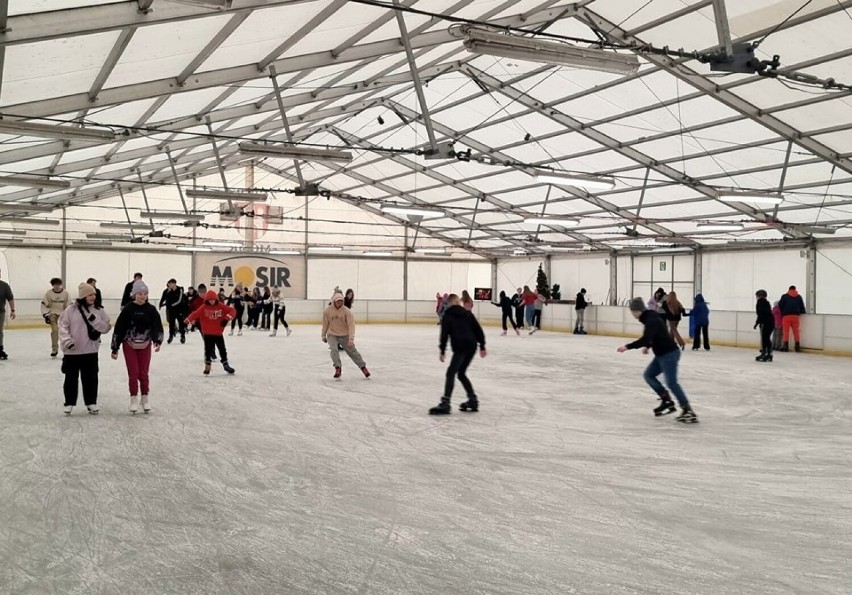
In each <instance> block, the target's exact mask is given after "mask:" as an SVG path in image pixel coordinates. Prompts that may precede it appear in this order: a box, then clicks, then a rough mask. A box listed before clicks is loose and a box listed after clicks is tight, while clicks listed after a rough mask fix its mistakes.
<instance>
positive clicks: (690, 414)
mask: <svg viewBox="0 0 852 595" xmlns="http://www.w3.org/2000/svg"><path fill="white" fill-rule="evenodd" d="M676 419H677V420H678V421H679V422H681V423H685V424H697V423H698V417H697V416H696V415H695V412H694V411H693V410H692V408H691V407H687V408H686V409H684V410H683V412H682V413H681V414H680V415H678V416H677V418H676Z"/></svg>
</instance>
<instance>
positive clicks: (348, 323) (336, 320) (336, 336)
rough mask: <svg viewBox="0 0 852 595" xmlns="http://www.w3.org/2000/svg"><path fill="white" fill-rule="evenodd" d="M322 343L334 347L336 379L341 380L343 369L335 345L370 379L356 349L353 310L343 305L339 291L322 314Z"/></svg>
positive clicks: (333, 358)
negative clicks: (340, 347)
mask: <svg viewBox="0 0 852 595" xmlns="http://www.w3.org/2000/svg"><path fill="white" fill-rule="evenodd" d="M322 342H323V343H328V344H329V345H331V346H332V348H331V363H332V364H333V365H334V377H335V378H338V379H339V378H340V375H341V373H342V367H341V363H340V353H339V350H338V349H334V347H333V346H334V345H341V346H342V347H343V350H344V351H345V352H346V354H347V355H348V356H349V357H350V358H351V359H352V361H353V362H355V365H356V366H358V367H359V368H361V373H362V374H364V376H365V377H366V378H369V377H370V371H369V370H368V369H367V364H365V363H364V358H363V357H361V354H360V353H359V352H358V350H357V349H355V318H354V316H352V310H350V309H349V308H347V307H345V306H344V305H343V294H342V293H340V292H339V291H335V292H334V295H333V296H332V297H331V304H329V305H328V306H326V307H325V310H324V311H323V313H322Z"/></svg>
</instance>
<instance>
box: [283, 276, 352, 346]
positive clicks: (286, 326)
mask: <svg viewBox="0 0 852 595" xmlns="http://www.w3.org/2000/svg"><path fill="white" fill-rule="evenodd" d="M344 301H345V300H344ZM271 303H272V304H274V305H275V313H274V314H273V318H274V322H273V325H274V327H273V330H272V332H271V333H269V336H270V337H275V336H277V335H278V323H279V322H281V323H282V324H283V325H284V329H285V330H286V331H287V336H288V337H289V336H290V333H292V332H293V331H291V330H290V325H289V324H287V321H286V320H285V319H284V314H285V313H286V312H287V306H285V305H284V298H283V297H281V289H280V288H278V287H276V288H275V289H273V290H272V300H271Z"/></svg>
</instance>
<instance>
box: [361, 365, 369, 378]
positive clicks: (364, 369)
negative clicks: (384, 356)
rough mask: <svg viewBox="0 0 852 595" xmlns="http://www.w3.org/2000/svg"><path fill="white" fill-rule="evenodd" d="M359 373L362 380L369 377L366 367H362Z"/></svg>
mask: <svg viewBox="0 0 852 595" xmlns="http://www.w3.org/2000/svg"><path fill="white" fill-rule="evenodd" d="M361 373H362V374H363V375H364V378H369V377H370V371H369V370H368V369H367V366H364V367H363V368H361Z"/></svg>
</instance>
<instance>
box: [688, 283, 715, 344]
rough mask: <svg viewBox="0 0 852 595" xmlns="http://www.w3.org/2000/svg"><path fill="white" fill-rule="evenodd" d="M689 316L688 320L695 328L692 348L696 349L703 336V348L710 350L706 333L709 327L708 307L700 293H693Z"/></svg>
mask: <svg viewBox="0 0 852 595" xmlns="http://www.w3.org/2000/svg"><path fill="white" fill-rule="evenodd" d="M689 317H690V322H691V323H692V325H693V327H694V328H695V332H694V333H693V339H692V350H693V351H698V347H699V345H701V339H702V336H703V338H704V350H705V351H710V337H709V335H708V334H707V330H708V329H709V327H710V308H709V307H708V306H707V302H706V301H704V296H703V295H701V294H700V293H699V294H696V295H695V300H694V301H693V304H692V310H691V311H690V312H689Z"/></svg>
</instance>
